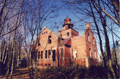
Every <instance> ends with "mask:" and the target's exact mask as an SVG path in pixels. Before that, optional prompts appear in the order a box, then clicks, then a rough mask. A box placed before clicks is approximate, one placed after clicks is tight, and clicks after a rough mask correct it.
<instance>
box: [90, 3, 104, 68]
mask: <svg viewBox="0 0 120 79" xmlns="http://www.w3.org/2000/svg"><path fill="white" fill-rule="evenodd" d="M89 5H90V9H91V11H92V15H93V20H94V23H95V26H96V29H97V33H98V37H99V41H100V43H99V44H100V50H101V53H102V56H103V62H104V67H105V68H106V59H105V55H104V52H103V48H102V40H101V36H100V32H99V28H98V24H97V22H96V18H95V15H94V12H93V9H92V6H91V3H89ZM94 8H95V6H94Z"/></svg>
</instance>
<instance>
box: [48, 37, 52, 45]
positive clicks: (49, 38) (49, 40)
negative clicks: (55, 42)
mask: <svg viewBox="0 0 120 79" xmlns="http://www.w3.org/2000/svg"><path fill="white" fill-rule="evenodd" d="M48 43H49V44H50V43H51V35H50V36H48Z"/></svg>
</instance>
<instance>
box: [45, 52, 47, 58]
mask: <svg viewBox="0 0 120 79" xmlns="http://www.w3.org/2000/svg"><path fill="white" fill-rule="evenodd" d="M45 58H47V50H46V51H45Z"/></svg>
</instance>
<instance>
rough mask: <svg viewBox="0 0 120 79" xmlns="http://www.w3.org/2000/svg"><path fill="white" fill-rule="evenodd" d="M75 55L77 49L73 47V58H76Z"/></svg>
mask: <svg viewBox="0 0 120 79" xmlns="http://www.w3.org/2000/svg"><path fill="white" fill-rule="evenodd" d="M76 57H77V50H76V49H73V58H76Z"/></svg>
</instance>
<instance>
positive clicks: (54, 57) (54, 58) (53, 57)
mask: <svg viewBox="0 0 120 79" xmlns="http://www.w3.org/2000/svg"><path fill="white" fill-rule="evenodd" d="M52 55H53V56H52V60H53V61H56V54H55V50H52Z"/></svg>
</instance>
